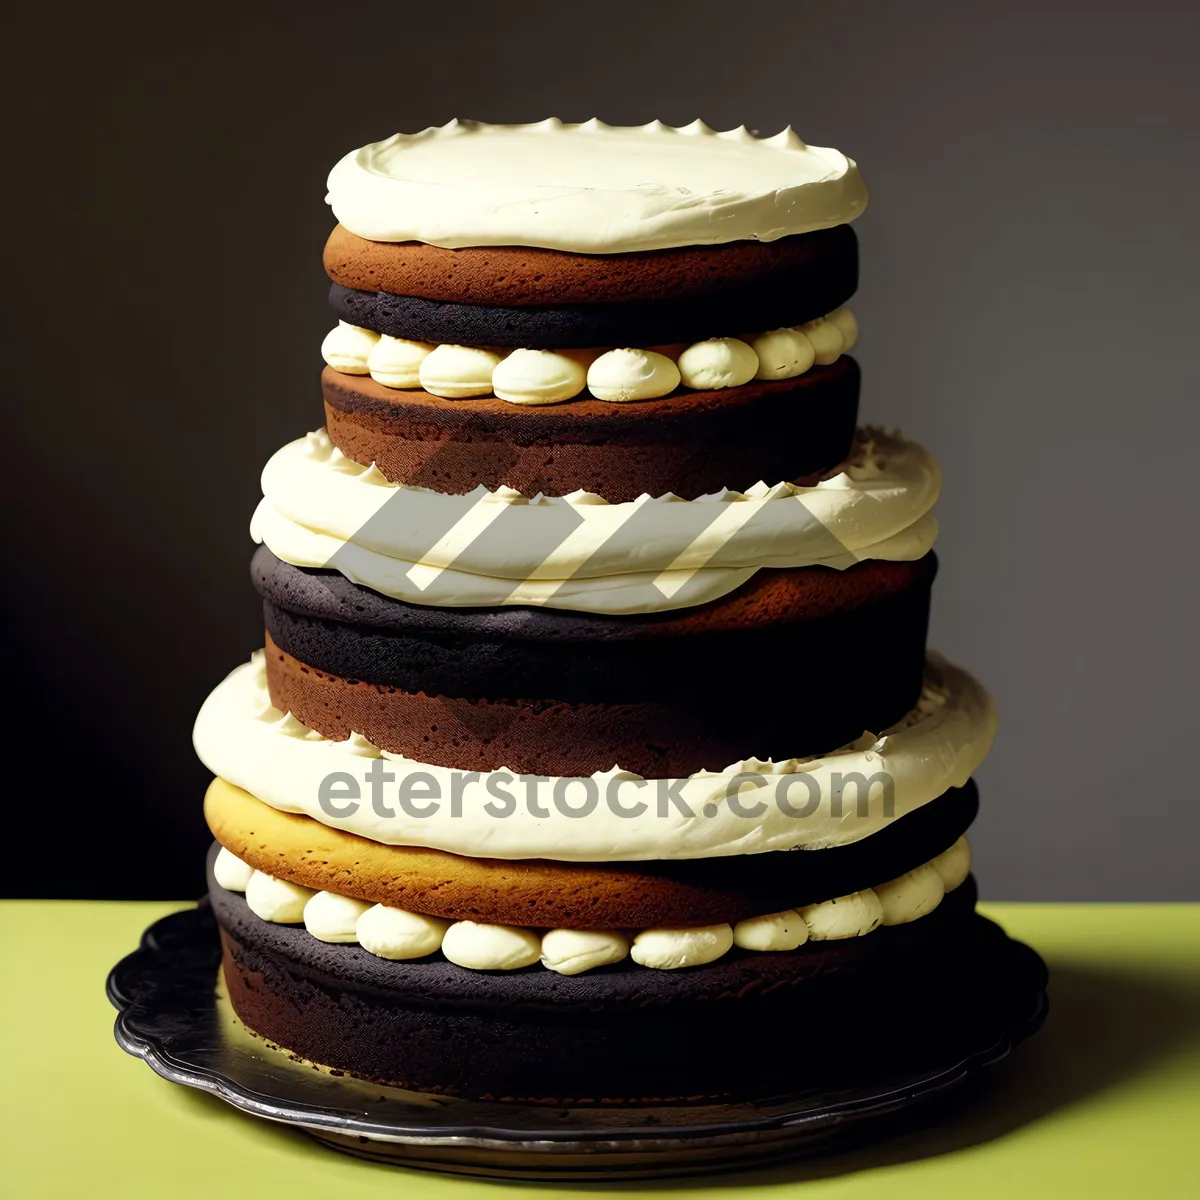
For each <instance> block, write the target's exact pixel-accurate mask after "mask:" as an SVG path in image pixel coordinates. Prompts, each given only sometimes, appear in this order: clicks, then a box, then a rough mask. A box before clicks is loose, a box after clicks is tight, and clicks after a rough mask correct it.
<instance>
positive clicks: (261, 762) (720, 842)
mask: <svg viewBox="0 0 1200 1200" xmlns="http://www.w3.org/2000/svg"><path fill="white" fill-rule="evenodd" d="M780 669H783V668H780ZM863 686H864V687H868V686H870V681H869V680H864V682H863ZM742 702H744V703H753V700H752V699H747V700H744V701H742ZM995 729H996V711H995V706H994V705H993V703H992V700H991V698H990V697H989V696H988V694H987V692H985V691H984V689H983V688H982V687H981V686H980V685H979V684H978V683H977V682H976V681H975V680H974V679H972V678H971V676H970V675H968V674H967V673H966V672H965V671H961V670H959V669H958V668H956V667H952V666H950V664H948V663H947V662H945V660H944V659H942V658H940V657H938V656H937V655H930V656H929V659H928V663H927V668H926V681H925V689H924V692H923V695H922V697H921V700H920V702H919V704H918V706H917V707H916V708H915V709H914V710H913V711H912V712H911V713H910V714H909V715H908V717H907V718H906V719H905V720H904V721H903V722H901V723H900V724H899V725H897V726H895V727H893V728H892V729H890V730H885V731H883V733H882V734H880V735H878V736H877V735H876V734H874V733H864V734H863V736H862V737H861V738H859V739H858V740H857V741H855V742H854V743H852V744H851V745H849V746H845V747H842V748H841V749H839V750H836V751H834V752H833V753H831V754H827V755H824V756H822V757H820V758H813V759H808V760H799V759H792V760H788V761H783V762H771V761H768V762H763V761H761V760H759V759H747V760H745V761H743V762H740V763H734V764H732V765H731V766H728V767H726V768H724V769H723V770H719V771H704V772H698V773H697V774H695V775H692V776H689V777H688V778H686V779H679V780H662V781H657V780H645V779H643V778H642V777H641V776H640V775H635V774H633V773H631V772H628V771H622V770H621V769H620V768H619V767H614V768H613V769H612V770H611V771H606V772H598V773H597V774H595V775H592V776H590V777H588V778H586V779H572V780H569V781H568V780H564V779H554V778H546V777H545V776H518V775H517V774H516V773H515V772H508V771H503V770H500V771H490V772H482V773H481V772H465V771H456V770H452V769H451V768H448V767H440V766H434V765H429V764H425V763H420V762H416V761H413V760H411V759H406V758H404V757H403V756H401V755H396V754H392V753H389V752H387V751H383V752H381V751H380V750H378V749H377V748H376V747H374V746H372V745H371V744H370V743H369V742H368V741H366V739H365V738H362V737H360V736H358V735H357V734H356V735H352V736H351V737H350V738H349V739H348V740H347V741H344V742H331V741H328V740H327V739H325V738H323V737H321V735H320V734H318V733H316V732H315V731H313V730H311V729H309V728H308V727H307V726H305V725H303V724H302V723H301V722H299V721H298V720H296V718H295V717H293V716H291V715H290V714H284V713H281V712H279V711H278V710H277V709H275V708H273V707H272V706H271V701H270V697H269V695H268V693H267V684H266V671H265V667H264V658H263V655H262V652H261V651H260V652H259V653H258V654H257V655H256V656H255V658H254V659H252V660H251V662H249V663H247V664H246V665H244V666H241V667H239V668H238V669H237V670H235V671H234V672H233V673H232V674H231V675H230V676H229V677H228V678H227V679H226V680H225V681H224V682H223V683H221V684H219V685H218V686H217V688H216V690H215V691H213V693H212V694H211V695H210V696H209V698H208V699H207V700H206V701H205V703H204V705H203V707H202V708H201V709H200V714H199V716H198V717H197V718H196V725H195V729H194V731H193V742H194V744H195V747H196V753H197V754H198V755H199V756H200V759H201V761H202V762H203V763H204V765H205V766H206V767H208V769H209V770H210V771H212V772H213V774H214V775H219V776H221V777H222V778H224V779H227V780H228V781H229V782H230V783H232V784H235V785H236V786H237V787H240V788H243V789H244V790H245V791H247V792H249V793H250V794H251V795H253V796H256V797H258V799H260V800H262V801H263V802H264V803H265V804H269V805H270V806H271V807H272V808H275V809H278V810H280V811H281V812H294V813H303V814H304V815H305V816H308V817H312V818H313V819H314V820H317V821H320V822H322V823H323V824H325V825H328V826H330V827H331V828H334V829H342V830H345V831H346V832H347V833H354V834H358V835H359V836H360V837H365V838H369V839H371V840H372V841H376V842H381V843H383V844H385V845H391V846H423V847H428V848H431V849H437V850H447V851H450V852H451V853H453V854H462V855H466V856H468V857H480V858H503V859H521V858H549V859H557V860H561V861H564V862H616V861H624V860H628V861H645V860H649V859H683V858H714V857H720V856H724V855H731V854H760V853H763V852H765V851H768V850H789V849H794V848H808V849H814V850H815V849H822V848H824V847H827V846H840V845H845V844H847V843H850V842H856V841H859V840H860V839H862V838H865V837H870V836H871V835H872V834H874V833H877V832H878V831H879V830H880V829H883V828H884V827H885V826H887V825H889V824H890V823H891V822H892V821H894V820H897V819H899V818H900V817H903V816H904V815H905V814H906V813H908V812H911V811H912V810H914V809H916V808H919V807H920V806H921V805H923V804H927V803H928V802H929V801H931V800H933V799H936V798H937V797H938V796H940V795H941V794H942V793H943V792H945V791H947V790H948V789H949V788H952V787H961V786H962V785H963V784H965V783H966V782H967V780H968V779H969V778H970V776H971V773H972V772H973V771H974V770H975V769H976V768H977V767H978V766H979V764H980V763H981V762H982V761H983V759H984V756H985V755H986V754H987V752H988V749H989V748H990V746H991V743H992V738H993V736H994V734H995ZM380 758H382V759H383V760H384V761H383V762H381V763H375V764H373V763H372V760H375V759H380ZM855 772H857V773H859V774H860V775H861V776H862V777H863V780H864V781H867V780H870V778H871V777H872V776H876V782H875V784H874V786H871V787H869V788H862V789H859V788H857V787H851V788H849V789H848V790H846V793H845V795H844V796H842V795H841V794H840V791H841V788H840V785H839V780H843V779H845V778H846V776H847V775H849V774H851V773H855ZM383 775H387V776H389V777H390V778H388V779H386V780H384V779H383V778H382V776H383ZM372 776H374V777H375V778H378V779H380V782H379V783H378V784H370V783H368V779H370V778H371V777H372ZM862 792H865V793H866V794H865V795H863V794H861V793H862ZM593 797H594V800H593ZM376 799H378V804H376ZM589 806H590V807H589Z"/></svg>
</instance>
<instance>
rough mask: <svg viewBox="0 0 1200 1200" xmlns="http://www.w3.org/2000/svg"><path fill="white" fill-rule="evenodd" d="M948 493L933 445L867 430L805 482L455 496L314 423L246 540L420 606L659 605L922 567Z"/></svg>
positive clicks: (277, 476) (279, 467) (275, 461)
mask: <svg viewBox="0 0 1200 1200" xmlns="http://www.w3.org/2000/svg"><path fill="white" fill-rule="evenodd" d="M940 486H941V472H940V470H939V468H938V465H937V462H936V460H935V459H934V458H933V456H932V455H931V454H929V453H928V451H926V450H924V449H923V448H922V447H920V446H919V445H917V444H916V443H915V442H908V441H905V440H904V439H902V438H900V437H898V436H892V435H887V434H884V433H882V432H881V431H879V430H865V431H861V432H860V435H859V440H858V442H857V444H856V447H855V451H854V453H853V455H852V456H851V458H850V459H849V460H847V461H846V462H845V463H843V464H842V466H841V468H840V469H839V470H837V471H836V472H835V473H833V474H832V475H830V476H829V477H828V478H827V479H824V480H822V481H821V482H819V483H817V484H815V485H814V486H812V487H798V486H796V485H794V484H790V483H780V484H776V485H774V486H773V487H768V486H767V485H765V484H761V483H760V484H758V485H757V486H756V487H754V488H751V489H750V491H748V492H730V491H726V492H720V493H717V494H715V495H712V496H704V497H701V498H700V499H697V500H680V499H679V498H678V497H676V496H671V495H667V496H662V497H658V498H655V499H651V498H650V497H649V496H643V497H641V498H639V499H638V500H634V501H631V502H628V503H623V504H609V503H608V502H607V501H605V500H603V499H602V498H601V497H599V496H595V495H592V494H591V493H588V492H574V493H572V494H571V495H569V496H561V497H546V496H537V497H533V498H527V497H524V496H521V495H520V493H518V492H516V491H513V490H512V489H511V488H505V489H501V490H499V491H496V492H489V491H487V490H486V489H484V488H478V489H476V490H475V491H474V492H470V493H468V494H467V495H465V496H452V495H442V494H441V493H438V492H431V491H429V490H427V489H425V488H413V487H408V486H406V485H402V484H391V483H388V481H387V480H386V479H385V478H384V476H383V475H382V473H381V472H380V471H379V470H377V469H376V468H375V467H374V466H370V467H363V466H361V465H359V464H358V463H355V462H353V461H352V460H351V459H348V458H346V457H345V456H344V455H343V454H342V453H341V451H340V450H338V449H337V448H336V447H335V446H334V445H333V444H332V442H331V441H330V440H329V436H328V435H327V434H326V433H325V432H324V431H323V430H319V431H317V432H316V433H310V434H309V435H308V437H307V438H305V439H303V440H297V441H295V442H291V443H289V444H288V445H287V446H284V447H283V449H281V450H279V451H278V452H277V453H276V454H274V455H273V456H272V458H271V459H270V461H269V462H268V463H267V465H266V467H265V468H264V470H263V475H262V490H263V499H262V501H261V503H260V504H259V506H258V509H257V510H256V512H255V514H254V518H253V520H252V521H251V525H250V534H251V536H252V537H253V538H254V540H255V541H256V542H262V543H265V544H266V545H267V546H268V547H269V548H270V550H271V552H272V553H273V554H275V555H276V556H277V557H278V558H281V559H283V560H284V561H285V562H288V563H291V564H292V565H293V566H298V567H309V568H323V567H329V568H332V569H335V570H338V571H340V572H341V573H342V574H343V575H345V576H346V577H347V578H348V579H352V580H353V581H354V582H355V583H359V584H362V585H363V586H364V587H368V588H371V589H372V590H373V591H376V592H380V593H382V594H383V595H386V596H391V597H393V598H394V599H397V600H404V601H407V602H409V603H414V604H431V605H441V606H452V607H456V608H465V607H478V606H488V607H491V606H496V605H506V604H538V605H545V606H546V607H548V608H562V609H574V610H576V611H581V612H594V613H613V614H627V613H640V612H664V611H667V610H669V609H678V608H686V607H688V606H690V605H694V604H703V603H706V602H707V601H710V600H715V599H717V598H718V597H720V596H723V595H726V594H727V593H729V592H731V591H733V590H734V589H735V588H737V587H739V586H740V585H741V584H742V583H744V582H745V581H746V580H747V579H749V578H750V577H751V576H752V575H753V574H754V572H755V571H756V570H759V569H760V568H762V567H809V566H828V567H835V568H838V569H843V568H845V567H848V566H851V565H853V564H854V563H856V562H859V561H861V560H863V559H885V560H889V561H906V562H907V561H913V560H915V559H918V558H920V557H921V556H922V555H924V554H926V553H927V552H928V551H929V549H930V548H931V547H932V545H933V541H934V538H935V537H936V536H937V521H936V519H935V518H934V516H933V514H932V512H931V511H930V510H931V509H932V507H933V504H934V502H935V501H936V499H937V496H938V490H939V488H940Z"/></svg>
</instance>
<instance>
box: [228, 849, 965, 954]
mask: <svg viewBox="0 0 1200 1200" xmlns="http://www.w3.org/2000/svg"><path fill="white" fill-rule="evenodd" d="M951 851H953V852H954V854H955V861H956V863H961V864H965V869H964V870H963V871H962V878H961V879H959V881H958V883H955V884H953V885H947V886H946V887H945V888H944V889H943V888H942V886H941V882H940V880H938V881H937V883H936V885H931V884H930V882H929V880H928V878H924V879H923V881H922V879H921V878H920V877H921V876H922V872H925V873H928V872H930V871H933V872H934V874H935V875H936V874H937V872H936V871H934V867H933V864H934V863H936V862H938V861H939V860H941V859H944V858H945V856H946V855H947V854H950V853H951ZM221 854H225V855H228V858H229V860H231V861H232V862H234V863H238V864H239V865H240V867H242V868H243V869H244V872H245V873H246V874H247V875H257V874H259V872H256V871H255V870H254V869H253V868H252V867H250V866H249V865H247V864H246V863H242V862H241V860H240V859H237V858H235V857H234V856H233V855H232V854H230V853H229V851H228V850H225V849H224V847H222V849H221ZM970 867H971V849H970V846H969V845H968V844H967V839H966V838H965V837H961V838H959V840H958V841H957V842H955V844H954V846H953V847H951V849H950V850H947V851H946V852H945V854H941V855H938V858H936V859H934V860H932V862H930V863H926V864H925V865H924V866H921V867H918V868H917V870H916V871H910V872H909V873H908V874H907V875H903V876H901V877H900V878H899V879H895V880H892V881H891V882H890V883H886V884H882V885H880V886H879V887H877V888H874V889H868V890H867V891H864V892H856V893H854V894H853V895H851V896H841V897H839V898H838V899H836V900H826V901H823V902H822V903H820V904H811V905H809V906H807V907H806V908H802V909H799V910H797V909H787V910H785V911H784V912H778V913H769V914H767V915H765V916H761V917H750V918H749V919H747V920H745V921H739V922H738V923H737V925H735V926H734V927H733V928H732V929H731V928H730V927H729V926H728V925H708V926H690V927H689V926H681V927H674V928H655V929H645V930H642V931H641V932H639V933H636V934H635V936H634V938H633V942H632V946H631V943H630V941H629V939H628V938H627V937H626V936H625V935H624V934H623V933H620V932H618V931H617V930H611V929H550V930H547V931H546V932H544V933H542V934H541V935H539V934H538V933H537V932H536V931H535V930H532V929H524V928H520V927H517V926H511V925H485V924H481V923H478V922H475V921H457V922H450V921H443V920H440V919H439V918H437V917H427V916H424V915H422V914H421V913H410V912H407V911H405V910H404V909H399V908H389V907H388V906H386V905H383V904H375V905H371V904H368V903H367V901H365V900H355V899H352V898H351V897H349V896H339V895H337V894H336V893H334V892H317V893H316V894H315V895H314V894H312V893H310V897H311V898H310V899H309V900H308V902H307V903H306V904H305V905H304V924H305V927H306V928H307V930H308V932H309V933H311V934H312V935H313V936H314V937H317V938H320V939H321V940H322V941H325V942H356V941H357V942H358V943H360V944H361V945H362V947H363V949H364V950H367V951H368V952H369V953H371V954H374V955H376V956H377V957H379V958H387V959H393V960H404V959H413V958H424V957H426V956H427V955H429V954H432V953H433V952H434V951H435V950H437V949H439V948H440V949H441V950H442V953H443V954H444V955H445V956H446V958H448V959H449V960H450V961H451V962H453V963H455V964H456V965H458V966H460V967H466V968H468V969H470V970H476V971H513V970H519V969H520V968H521V967H528V966H532V965H533V963H534V962H539V961H540V962H541V964H542V966H543V967H545V968H546V969H547V970H550V971H555V972H556V973H558V974H559V975H579V974H582V973H583V972H584V971H593V970H595V969H596V968H597V967H604V966H608V965H609V964H611V963H618V962H621V961H622V960H624V959H625V958H628V957H629V956H630V954H631V951H632V957H633V960H634V962H636V963H637V964H638V965H639V966H643V967H649V968H651V969H653V970H659V971H670V970H676V969H678V968H679V967H694V966H699V965H701V964H703V963H708V962H715V961H716V960H717V959H718V958H720V957H721V956H722V955H724V954H726V953H727V952H728V951H729V949H730V948H731V947H732V946H737V947H738V948H739V949H742V950H751V951H756V952H759V953H778V952H781V951H788V950H795V949H797V948H798V947H799V946H802V945H804V943H805V942H806V941H808V940H809V938H812V940H813V941H834V940H838V939H842V938H851V937H865V936H866V935H867V934H868V933H872V932H874V930H876V929H878V928H879V926H880V925H881V924H883V925H899V924H904V923H906V922H908V921H915V920H918V919H920V918H921V917H923V916H926V915H928V914H929V913H930V912H932V911H933V909H935V908H936V907H937V906H938V904H939V903H941V900H942V897H943V895H948V894H949V893H950V892H952V891H953V890H954V888H955V887H958V886H959V884H961V883H962V881H963V880H964V879H966V877H967V874H968V872H969V871H970ZM240 874H241V873H239V875H238V877H239V878H240ZM914 877H918V882H917V883H916V884H914V883H913V878H914ZM264 878H266V879H270V876H265V877H264ZM217 882H218V883H220V880H219V879H218V880H217ZM273 882H276V883H278V882H281V881H279V880H275V881H273ZM221 886H222V887H225V885H224V884H221ZM289 886H291V887H295V885H294V884H293V885H289ZM241 890H243V889H241V888H238V887H229V888H226V891H241ZM297 890H298V891H299V892H304V891H305V890H306V889H304V888H299V889H297ZM269 911H270V913H271V914H272V915H267V916H262V914H256V915H260V916H262V919H263V920H267V921H273V922H277V923H282V924H291V923H294V921H295V918H294V917H293V916H291V915H290V913H291V910H289V909H285V908H274V909H270V910H269ZM889 916H891V917H892V918H893V919H891V920H889V919H888V917H889ZM535 947H536V953H535Z"/></svg>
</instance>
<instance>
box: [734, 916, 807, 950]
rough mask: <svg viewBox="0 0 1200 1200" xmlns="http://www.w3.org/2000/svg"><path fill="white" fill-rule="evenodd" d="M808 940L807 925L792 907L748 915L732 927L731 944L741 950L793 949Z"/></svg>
mask: <svg viewBox="0 0 1200 1200" xmlns="http://www.w3.org/2000/svg"><path fill="white" fill-rule="evenodd" d="M807 941H808V926H807V925H806V924H805V923H804V918H803V917H802V916H801V915H800V914H799V913H798V912H797V911H796V910H795V909H794V908H789V909H786V910H785V911H784V912H777V913H768V914H767V915H766V916H765V917H750V918H748V919H747V920H745V921H739V922H738V923H737V924H736V925H735V926H734V927H733V944H734V945H735V946H737V947H738V948H739V949H741V950H761V951H767V950H795V949H796V948H797V947H798V946H803V945H804V943H805V942H807Z"/></svg>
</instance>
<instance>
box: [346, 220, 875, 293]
mask: <svg viewBox="0 0 1200 1200" xmlns="http://www.w3.org/2000/svg"><path fill="white" fill-rule="evenodd" d="M324 261H325V271H326V273H327V274H328V275H329V277H330V279H332V280H333V282H334V283H338V284H341V285H342V286H343V287H346V288H351V289H354V290H356V291H368V292H374V291H379V292H393V293H395V294H397V295H400V296H419V297H422V298H423V299H426V300H443V301H451V302H455V303H458V304H485V305H492V306H495V307H501V308H504V307H508V308H511V307H528V306H548V305H562V304H575V305H585V304H603V303H622V304H628V303H635V302H638V301H648V300H649V301H655V300H657V301H663V300H683V299H688V298H692V297H698V296H704V297H709V298H715V297H741V296H744V295H745V294H746V293H747V292H748V291H751V290H754V291H761V290H763V289H772V290H773V291H774V292H776V293H778V294H779V295H781V296H782V295H784V294H785V293H787V294H788V295H791V296H794V295H796V294H797V293H799V294H802V295H804V296H805V297H806V298H807V302H808V304H809V306H810V307H812V308H813V309H814V311H819V312H820V313H826V312H829V311H830V309H833V308H836V307H837V303H840V301H839V302H833V303H830V300H831V299H832V297H834V296H838V295H842V296H848V295H850V294H851V293H852V292H853V291H854V289H855V286H856V284H857V281H858V243H857V239H856V238H855V235H854V230H853V229H852V228H851V227H850V226H849V225H836V226H834V227H833V228H831V229H820V230H817V231H815V232H813V233H802V234H798V235H796V236H794V237H786V238H779V239H778V240H777V241H774V242H728V243H726V244H724V245H715V246H680V247H677V248H676V249H673V250H651V251H635V252H632V253H627V254H604V255H589V254H570V253H566V252H565V251H562V250H543V249H538V248H536V247H529V246H485V247H469V248H465V249H461V250H449V249H445V248H443V247H441V246H427V245H424V244H423V243H421V242H372V241H368V240H367V239H366V238H361V237H358V236H357V235H356V234H353V233H351V232H350V231H349V230H348V229H346V228H344V227H343V226H341V225H338V226H337V227H336V228H335V229H334V231H333V232H332V233H331V234H330V235H329V241H328V242H326V244H325V255H324ZM824 304H827V305H828V307H826V308H822V307H821V305H824Z"/></svg>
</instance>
